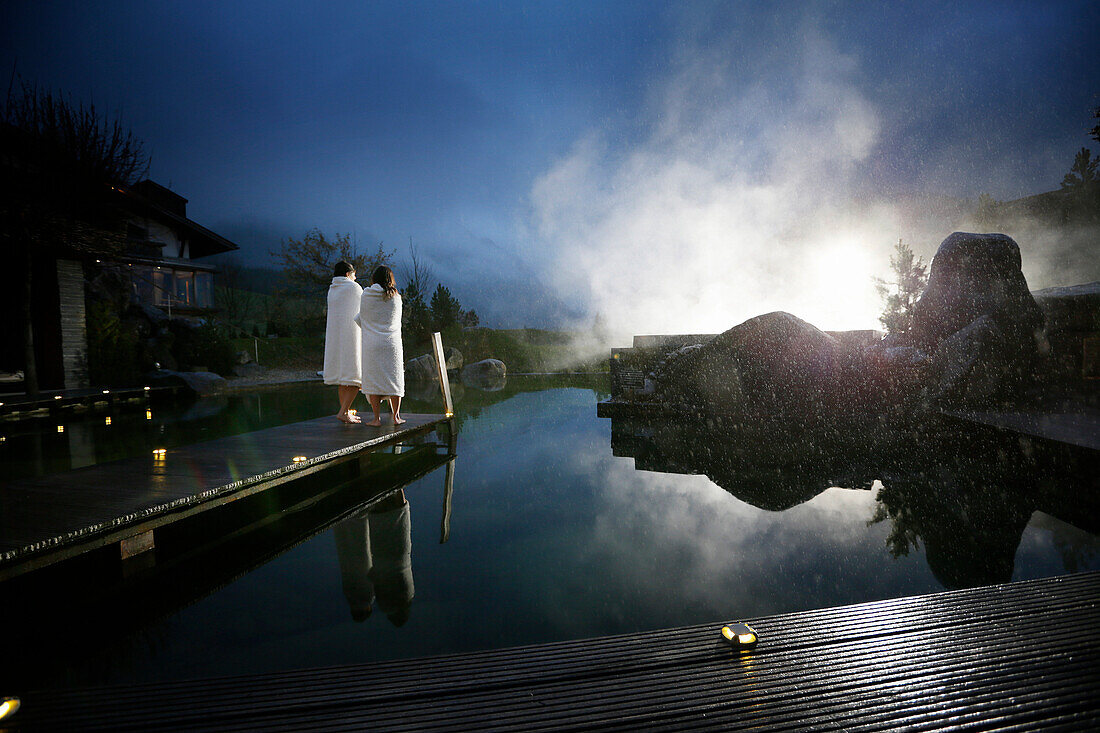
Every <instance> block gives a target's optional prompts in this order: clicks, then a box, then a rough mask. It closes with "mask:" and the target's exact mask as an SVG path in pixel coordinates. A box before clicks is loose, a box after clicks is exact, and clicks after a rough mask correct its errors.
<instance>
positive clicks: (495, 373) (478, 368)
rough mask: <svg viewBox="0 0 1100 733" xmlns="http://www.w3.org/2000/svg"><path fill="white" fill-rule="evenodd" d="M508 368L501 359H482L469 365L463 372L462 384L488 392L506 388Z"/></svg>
mask: <svg viewBox="0 0 1100 733" xmlns="http://www.w3.org/2000/svg"><path fill="white" fill-rule="evenodd" d="M507 376H508V368H507V367H506V366H505V365H504V362H503V361H501V360H500V359H482V360H481V361H475V362H474V363H473V364H468V365H467V366H466V367H465V368H464V369H463V370H462V375H461V377H462V383H463V384H465V385H466V386H468V387H474V388H475V389H481V390H485V391H488V392H492V391H497V390H500V389H503V388H504V383H505V380H506V378H507Z"/></svg>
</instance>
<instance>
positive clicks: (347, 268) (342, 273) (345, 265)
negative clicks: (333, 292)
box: [332, 260, 355, 277]
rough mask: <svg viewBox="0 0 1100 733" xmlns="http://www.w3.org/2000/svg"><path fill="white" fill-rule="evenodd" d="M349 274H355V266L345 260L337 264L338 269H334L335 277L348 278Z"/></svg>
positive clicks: (333, 274)
mask: <svg viewBox="0 0 1100 733" xmlns="http://www.w3.org/2000/svg"><path fill="white" fill-rule="evenodd" d="M349 272H355V265H353V264H351V263H350V262H345V261H344V260H340V261H339V262H337V263H336V267H334V268H332V276H333V277H347V274H348V273H349Z"/></svg>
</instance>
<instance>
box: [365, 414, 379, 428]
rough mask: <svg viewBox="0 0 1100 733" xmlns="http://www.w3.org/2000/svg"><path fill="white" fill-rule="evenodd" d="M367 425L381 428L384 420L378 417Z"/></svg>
mask: <svg viewBox="0 0 1100 733" xmlns="http://www.w3.org/2000/svg"><path fill="white" fill-rule="evenodd" d="M367 425H370V426H371V427H372V428H380V427H382V420H380V419H379V418H377V417H376V418H374V419H373V420H371V421H370V422H369V423H367Z"/></svg>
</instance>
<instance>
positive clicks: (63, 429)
mask: <svg viewBox="0 0 1100 733" xmlns="http://www.w3.org/2000/svg"><path fill="white" fill-rule="evenodd" d="M57 432H59V433H63V432H65V426H64V425H58V426H57Z"/></svg>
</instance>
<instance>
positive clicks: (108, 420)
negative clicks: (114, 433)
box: [103, 417, 111, 425]
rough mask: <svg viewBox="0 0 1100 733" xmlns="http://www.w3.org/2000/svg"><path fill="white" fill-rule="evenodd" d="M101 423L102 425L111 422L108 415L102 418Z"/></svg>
mask: <svg viewBox="0 0 1100 733" xmlns="http://www.w3.org/2000/svg"><path fill="white" fill-rule="evenodd" d="M103 424H104V425H110V424H111V418H109V417H105V418H103Z"/></svg>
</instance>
